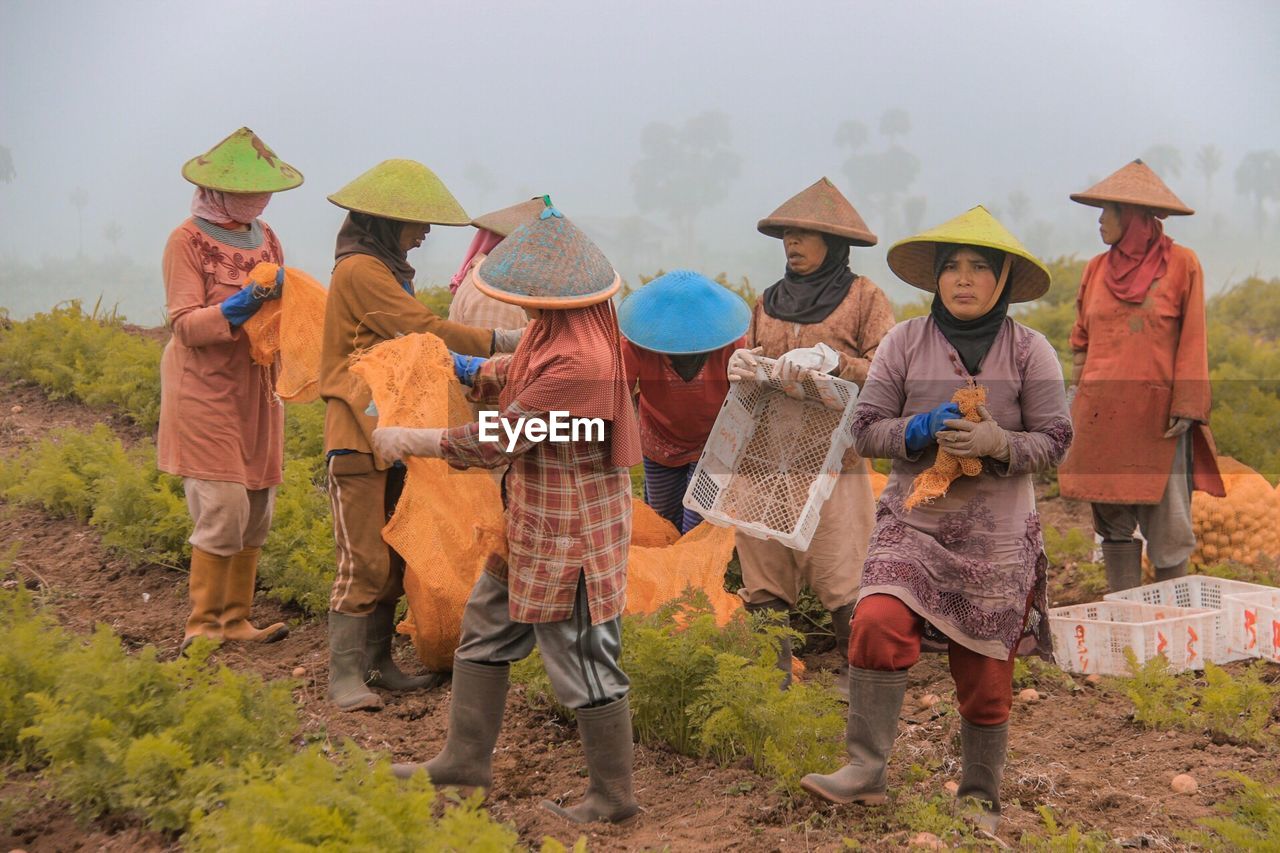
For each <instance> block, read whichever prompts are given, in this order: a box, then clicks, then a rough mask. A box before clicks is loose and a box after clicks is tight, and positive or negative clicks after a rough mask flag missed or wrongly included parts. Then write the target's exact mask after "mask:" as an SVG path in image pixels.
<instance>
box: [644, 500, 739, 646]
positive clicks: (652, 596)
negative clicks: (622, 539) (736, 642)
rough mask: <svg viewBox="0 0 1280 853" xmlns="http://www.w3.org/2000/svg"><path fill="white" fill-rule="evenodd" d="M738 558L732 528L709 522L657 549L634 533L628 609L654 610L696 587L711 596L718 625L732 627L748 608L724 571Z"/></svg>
mask: <svg viewBox="0 0 1280 853" xmlns="http://www.w3.org/2000/svg"><path fill="white" fill-rule="evenodd" d="M637 509H639V506H637ZM645 509H649V508H648V507H647V506H646V507H645ZM649 511H650V512H653V510H651V509H649ZM659 520H660V521H663V520H665V519H662V518H660V517H659ZM673 529H674V528H673ZM732 557H733V528H732V527H717V526H715V525H713V524H711V523H709V522H706V521H704V522H702V523H701V524H699V525H698V526H697V527H695V528H693V529H692V530H690V531H689V532H688V533H686V534H685V535H684V536H681V537H680V538H679V539H678V540H677V541H676V542H675V543H674V544H672V545H664V546H660V547H656V548H650V547H645V546H643V545H639V544H638V542H637V540H636V538H635V534H634V532H633V533H632V539H631V551H630V555H629V557H628V559H627V607H626V612H627V613H653V612H654V611H656V610H657V609H658V608H659V607H661V606H662V605H664V604H666V603H667V602H670V601H674V600H675V599H677V598H679V597H680V596H681V595H683V594H684V591H685V590H686V589H687V588H688V587H691V586H692V587H696V588H698V589H701V590H702V591H703V592H705V593H706V594H707V597H708V598H710V599H711V606H712V607H713V608H715V612H716V624H718V625H721V626H724V625H726V624H727V623H728V622H729V619H730V618H731V617H732V616H733V614H734V613H735V612H736V611H738V610H739V609H741V607H742V599H740V598H738V596H736V595H734V594H732V593H729V592H725V591H724V573H725V569H726V568H728V566H729V560H730V559H731V558H732Z"/></svg>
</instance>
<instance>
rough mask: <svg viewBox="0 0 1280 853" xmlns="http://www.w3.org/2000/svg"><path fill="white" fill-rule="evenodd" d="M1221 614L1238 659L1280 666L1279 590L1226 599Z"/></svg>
mask: <svg viewBox="0 0 1280 853" xmlns="http://www.w3.org/2000/svg"><path fill="white" fill-rule="evenodd" d="M1224 613H1225V619H1226V622H1227V627H1228V629H1229V632H1230V637H1231V643H1232V646H1233V648H1235V649H1239V650H1240V651H1241V657H1254V658H1262V659H1263V660H1269V661H1272V662H1276V663H1280V589H1276V588H1274V587H1263V589H1262V591H1261V592H1251V593H1247V594H1245V595H1229V596H1227V600H1226V607H1225V609H1224Z"/></svg>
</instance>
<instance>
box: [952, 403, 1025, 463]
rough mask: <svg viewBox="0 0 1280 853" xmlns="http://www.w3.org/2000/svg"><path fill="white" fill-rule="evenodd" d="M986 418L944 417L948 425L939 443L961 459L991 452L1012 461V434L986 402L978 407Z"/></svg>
mask: <svg viewBox="0 0 1280 853" xmlns="http://www.w3.org/2000/svg"><path fill="white" fill-rule="evenodd" d="M978 414H979V415H980V416H981V417H982V420H980V421H978V422H977V423H974V422H973V421H967V420H965V419H964V418H956V419H954V420H948V421H944V423H945V425H946V427H947V428H946V429H945V430H943V431H942V432H940V433H938V446H939V447H941V448H943V449H944V450H946V451H947V452H948V453H950V454H951V455H952V456H958V457H960V458H961V459H968V458H977V457H979V456H990V457H991V458H992V459H997V460H999V461H1001V462H1008V461H1009V434H1008V433H1007V432H1005V431H1004V430H1003V429H1001V428H1000V424H998V423H996V419H995V418H993V417H991V412H989V411H987V407H986V406H979V407H978Z"/></svg>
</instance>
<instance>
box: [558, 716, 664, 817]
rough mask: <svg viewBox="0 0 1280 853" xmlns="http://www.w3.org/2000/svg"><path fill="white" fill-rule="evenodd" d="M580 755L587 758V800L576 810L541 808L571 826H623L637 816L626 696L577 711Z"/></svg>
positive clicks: (572, 807) (570, 807)
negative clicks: (612, 824) (583, 754)
mask: <svg viewBox="0 0 1280 853" xmlns="http://www.w3.org/2000/svg"><path fill="white" fill-rule="evenodd" d="M576 715H577V717H578V733H579V734H580V735H581V736H582V751H583V752H585V753H586V754H587V774H588V778H589V781H588V783H587V793H586V796H584V797H583V798H582V801H581V802H580V803H578V804H577V805H576V806H569V807H565V806H561V805H559V804H557V803H553V802H552V801H551V800H543V801H542V807H543V808H544V809H546V810H547V811H549V812H551V813H553V814H556V815H559V816H560V817H562V818H564V819H565V820H567V821H570V822H571V823H595V822H597V821H603V822H605V823H624V822H626V821H628V820H630V819H632V818H634V817H635V816H636V815H637V814H638V813H639V812H640V806H639V804H638V803H636V798H635V796H634V795H633V794H632V785H631V765H632V751H633V749H634V747H633V745H632V742H631V704H630V702H629V701H628V700H627V697H626V696H623V697H622V698H621V699H618V700H617V701H615V702H610V703H609V704H608V705H601V706H600V707H598V708H580V709H579V710H578V711H577V714H576Z"/></svg>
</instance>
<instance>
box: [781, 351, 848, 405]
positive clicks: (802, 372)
mask: <svg viewBox="0 0 1280 853" xmlns="http://www.w3.org/2000/svg"><path fill="white" fill-rule="evenodd" d="M839 364H840V353H838V352H836V351H835V350H833V349H832V348H831V347H829V346H827V345H826V344H823V343H819V344H816V345H814V346H811V347H798V348H797V349H793V350H788V351H787V352H785V353H783V354H782V357H781V358H779V359H778V362H777V364H776V365H774V370H773V376H774V378H775V379H777V380H779V381H780V382H781V383H782V390H783V391H784V392H785V393H786V394H787V396H789V397H795V398H796V399H801V400H802V399H804V385H803V383H804V379H805V377H806V376H808V377H809V378H810V379H811V381H812V382H813V383H814V385H818V384H819V383H821V382H822V381H823V378H824V377H827V378H829V376H830V373H831V371H832V369H834V368H835V367H837V366H838V365H839Z"/></svg>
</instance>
